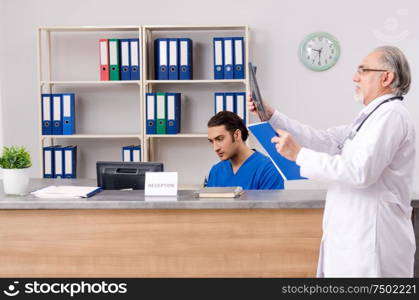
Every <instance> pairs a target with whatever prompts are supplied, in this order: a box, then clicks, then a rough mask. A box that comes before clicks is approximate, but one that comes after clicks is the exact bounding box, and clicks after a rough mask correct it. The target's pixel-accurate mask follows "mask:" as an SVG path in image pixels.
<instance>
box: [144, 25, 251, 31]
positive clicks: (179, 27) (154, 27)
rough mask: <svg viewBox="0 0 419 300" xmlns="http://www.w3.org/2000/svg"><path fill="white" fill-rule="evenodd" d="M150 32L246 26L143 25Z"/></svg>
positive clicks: (240, 28) (240, 27) (209, 29)
mask: <svg viewBox="0 0 419 300" xmlns="http://www.w3.org/2000/svg"><path fill="white" fill-rule="evenodd" d="M143 27H144V29H145V30H151V31H172V30H173V31H179V30H180V31H188V30H190V31H200V30H201V31H214V30H246V29H247V28H248V26H247V25H195V26H191V25H145V26H143Z"/></svg>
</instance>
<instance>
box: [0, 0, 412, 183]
mask: <svg viewBox="0 0 419 300" xmlns="http://www.w3.org/2000/svg"><path fill="white" fill-rule="evenodd" d="M2 4H3V5H2V6H0V8H1V11H0V26H1V28H0V30H1V31H0V32H2V38H1V40H0V42H1V44H0V47H1V48H0V51H1V52H0V63H1V65H2V66H3V67H2V68H1V70H0V86H1V87H2V89H1V94H0V97H1V99H2V100H3V112H2V120H3V136H4V145H11V144H21V145H26V146H27V147H28V148H29V150H30V151H31V152H32V153H33V156H34V160H35V161H34V168H33V172H32V175H33V176H38V175H39V171H38V170H39V164H40V162H39V159H38V157H39V139H38V126H37V125H38V122H39V120H38V101H37V99H38V95H37V73H36V72H37V66H36V63H37V60H36V35H35V30H36V27H37V26H44V25H45V26H54V25H57V26H59V25H133V24H144V25H146V24H156V25H158V24H165V25H168V24H169V25H170V24H191V25H194V24H248V25H249V26H250V28H251V60H252V61H253V62H254V63H256V64H257V65H258V79H259V81H260V85H261V89H262V93H263V95H264V97H265V98H266V99H267V100H268V101H269V102H270V103H272V104H273V105H274V106H276V107H277V108H278V109H280V110H281V111H282V112H284V113H286V114H288V115H289V116H291V117H294V118H296V119H298V120H300V121H303V122H305V123H308V124H311V125H313V126H314V127H317V128H326V127H329V126H335V125H339V124H343V123H348V122H350V121H351V120H352V119H353V118H354V117H355V115H356V114H357V112H358V111H359V110H360V109H361V106H359V105H358V104H356V103H355V102H354V101H353V100H352V94H353V86H354V85H353V83H352V81H351V80H352V76H353V74H354V71H355V69H356V66H357V65H358V63H359V62H360V60H361V59H362V58H363V56H365V55H366V54H368V52H369V51H370V50H372V49H373V48H374V47H376V46H379V45H383V44H393V45H396V46H399V47H400V48H401V49H402V50H403V51H404V52H405V54H406V55H407V57H408V59H409V61H410V64H411V69H412V73H413V84H412V87H411V91H410V93H409V95H408V97H406V106H407V107H408V108H409V110H410V111H411V114H412V115H413V117H415V116H417V115H418V113H419V103H418V101H417V100H418V96H419V95H418V93H419V92H418V83H417V80H416V78H417V74H418V73H417V69H418V64H419V59H418V55H417V53H418V49H419V43H418V37H419V32H418V31H419V18H417V11H418V9H419V3H418V2H417V1H398V2H397V3H396V2H395V1H390V0H371V1H345V2H343V1H333V0H319V1H305V0H293V1H290V0H285V1H273V0H272V1H269V0H259V1H250V0H241V1H238V0H237V1H225V0H213V1H193V0H178V1H168V0H161V1H138V0H137V1H135V0H133V1H131V0H119V1H105V0H73V1H57V0H55V1H54V0H38V1H29V0H27V1H24V0H16V1H5V0H3V1H2ZM124 7H125V9H124ZM313 31H328V32H330V33H331V34H333V35H334V36H335V37H336V38H337V39H338V40H339V42H340V44H341V51H342V52H341V58H340V60H339V62H338V63H337V65H336V66H335V67H334V68H332V69H330V70H328V71H326V72H319V73H317V72H312V71H310V70H308V69H306V68H305V67H304V66H303V65H302V64H301V63H300V61H299V59H298V55H297V53H298V45H299V43H300V41H301V40H302V39H303V38H304V36H305V35H307V34H309V33H311V32H313ZM104 109H105V110H106V109H109V113H112V110H111V108H104ZM118 118H121V120H123V115H119V116H118ZM415 119H416V122H417V123H419V118H415ZM416 127H417V128H418V130H419V124H416ZM165 143H166V142H163V143H162V144H163V145H162V146H164V145H165ZM418 143H419V139H418ZM86 147H89V146H86ZM90 147H93V146H90ZM171 147H173V148H174V149H176V151H177V152H176V157H173V156H170V155H169V154H167V153H166V154H164V153H161V154H160V155H161V158H162V159H168V161H167V162H166V170H178V169H179V170H180V171H181V173H180V176H181V178H180V181H181V182H182V183H200V182H201V181H202V178H203V176H204V175H205V173H206V172H207V170H208V169H209V167H210V166H211V165H212V164H213V163H215V162H216V161H217V158H216V157H215V155H214V154H213V153H212V152H211V149H209V145H206V144H205V142H201V143H196V142H192V141H189V142H187V143H185V142H184V141H177V142H175V145H173V144H172V145H171ZM188 147H193V148H194V149H193V150H191V151H192V152H193V156H192V157H194V159H192V163H190V164H189V165H185V161H187V160H188V159H190V157H191V155H189V154H188V152H187V151H184V150H185V148H188ZM418 149H419V148H418ZM189 153H190V152H189ZM88 159H94V157H89V158H88ZM198 166H199V167H198ZM418 166H419V164H417V167H416V170H418V169H419V168H418ZM85 174H87V175H89V177H94V170H88V171H86V172H85ZM416 182H417V181H416ZM416 182H415V189H416V190H418V188H417V187H419V186H418V184H417V183H416ZM290 186H292V187H298V188H307V187H312V186H316V187H317V186H318V185H317V183H311V182H296V183H293V184H292V185H290Z"/></svg>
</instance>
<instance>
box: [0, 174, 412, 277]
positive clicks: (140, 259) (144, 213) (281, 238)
mask: <svg viewBox="0 0 419 300" xmlns="http://www.w3.org/2000/svg"><path fill="white" fill-rule="evenodd" d="M62 184H68V185H95V181H94V180H53V179H34V180H32V181H31V189H32V190H35V189H38V188H41V187H43V186H47V185H62ZM0 195H1V199H0V277H314V276H315V273H316V267H317V258H318V251H319V244H320V238H321V219H322V214H323V206H324V199H325V195H326V191H324V190H286V191H247V192H246V193H245V195H243V196H242V197H240V198H238V199H206V200H200V199H198V198H196V197H195V196H194V192H193V191H187V190H181V191H179V195H178V197H177V200H175V199H169V198H167V199H164V198H161V199H158V201H149V200H151V199H148V198H146V197H145V196H144V192H143V191H103V192H101V193H99V194H97V195H95V196H94V197H91V198H88V199H38V198H35V197H33V196H31V195H28V196H24V197H17V196H6V195H4V193H2V192H0ZM173 200H175V201H173ZM412 206H414V208H415V214H414V216H413V218H414V222H415V232H416V237H417V241H418V231H419V230H418V224H419V218H418V215H419V214H418V213H416V212H417V210H418V208H419V201H418V200H417V199H415V200H413V202H412ZM418 243H419V241H418ZM417 258H418V257H417V256H416V261H418V259H417ZM416 269H417V267H416ZM416 272H417V271H416ZM416 274H418V273H416Z"/></svg>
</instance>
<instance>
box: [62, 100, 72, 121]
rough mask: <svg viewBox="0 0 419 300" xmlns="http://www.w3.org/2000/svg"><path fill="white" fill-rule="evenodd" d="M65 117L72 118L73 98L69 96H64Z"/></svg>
mask: <svg viewBox="0 0 419 300" xmlns="http://www.w3.org/2000/svg"><path fill="white" fill-rule="evenodd" d="M63 116H64V117H71V97H70V96H69V95H64V96H63Z"/></svg>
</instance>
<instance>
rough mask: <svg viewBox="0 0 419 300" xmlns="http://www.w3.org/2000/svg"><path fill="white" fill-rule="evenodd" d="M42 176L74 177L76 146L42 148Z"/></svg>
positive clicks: (75, 172)
mask: <svg viewBox="0 0 419 300" xmlns="http://www.w3.org/2000/svg"><path fill="white" fill-rule="evenodd" d="M43 169H44V178H76V177H77V146H49V147H44V148H43Z"/></svg>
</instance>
